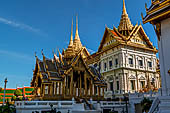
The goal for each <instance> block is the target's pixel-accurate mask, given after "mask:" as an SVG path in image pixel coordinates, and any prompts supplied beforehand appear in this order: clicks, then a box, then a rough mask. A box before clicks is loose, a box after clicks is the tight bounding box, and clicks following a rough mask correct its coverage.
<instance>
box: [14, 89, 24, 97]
mask: <svg viewBox="0 0 170 113" xmlns="http://www.w3.org/2000/svg"><path fill="white" fill-rule="evenodd" d="M14 95H15V96H16V97H18V96H22V92H21V90H19V89H17V90H15V92H14Z"/></svg>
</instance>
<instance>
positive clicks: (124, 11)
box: [123, 0, 127, 14]
mask: <svg viewBox="0 0 170 113" xmlns="http://www.w3.org/2000/svg"><path fill="white" fill-rule="evenodd" d="M123 14H127V12H126V6H125V0H123Z"/></svg>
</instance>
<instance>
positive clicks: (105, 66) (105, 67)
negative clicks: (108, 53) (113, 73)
mask: <svg viewBox="0 0 170 113" xmlns="http://www.w3.org/2000/svg"><path fill="white" fill-rule="evenodd" d="M106 69H107V64H106V63H104V71H106Z"/></svg>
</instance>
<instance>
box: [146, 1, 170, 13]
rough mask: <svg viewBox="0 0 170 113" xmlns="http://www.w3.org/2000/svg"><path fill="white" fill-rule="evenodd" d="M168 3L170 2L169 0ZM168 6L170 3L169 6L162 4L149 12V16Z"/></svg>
mask: <svg viewBox="0 0 170 113" xmlns="http://www.w3.org/2000/svg"><path fill="white" fill-rule="evenodd" d="M168 1H170V0H168ZM168 5H170V3H167V4H165V5H164V4H163V3H162V5H161V4H160V5H159V7H158V8H156V9H154V10H151V11H149V12H147V14H151V13H153V12H156V11H158V10H160V9H161V8H164V7H166V6H168Z"/></svg>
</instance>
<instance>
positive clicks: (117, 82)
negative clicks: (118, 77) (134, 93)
mask: <svg viewBox="0 0 170 113" xmlns="http://www.w3.org/2000/svg"><path fill="white" fill-rule="evenodd" d="M116 84H117V90H119V81H116Z"/></svg>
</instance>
